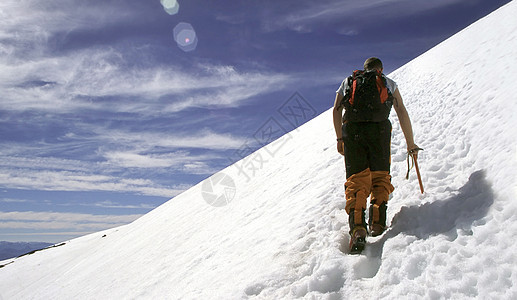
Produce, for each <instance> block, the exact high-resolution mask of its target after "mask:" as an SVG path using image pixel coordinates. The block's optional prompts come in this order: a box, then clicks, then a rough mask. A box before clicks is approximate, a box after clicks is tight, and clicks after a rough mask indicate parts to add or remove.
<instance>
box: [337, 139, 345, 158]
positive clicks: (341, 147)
mask: <svg viewBox="0 0 517 300" xmlns="http://www.w3.org/2000/svg"><path fill="white" fill-rule="evenodd" d="M337 152H339V154H341V155H345V143H343V141H341V140H339V141H337Z"/></svg>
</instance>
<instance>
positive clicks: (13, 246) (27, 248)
mask: <svg viewBox="0 0 517 300" xmlns="http://www.w3.org/2000/svg"><path fill="white" fill-rule="evenodd" d="M52 245H53V244H49V243H39V242H30V243H27V242H18V243H11V242H0V260H5V259H8V258H13V257H17V256H20V255H23V254H25V253H28V252H31V251H34V250H39V249H43V248H46V247H49V246H52Z"/></svg>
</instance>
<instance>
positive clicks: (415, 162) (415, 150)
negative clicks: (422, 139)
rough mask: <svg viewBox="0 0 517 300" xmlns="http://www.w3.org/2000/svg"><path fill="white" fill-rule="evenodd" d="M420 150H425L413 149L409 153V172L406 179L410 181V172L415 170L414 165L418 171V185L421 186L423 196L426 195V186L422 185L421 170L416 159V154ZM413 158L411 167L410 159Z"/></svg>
mask: <svg viewBox="0 0 517 300" xmlns="http://www.w3.org/2000/svg"><path fill="white" fill-rule="evenodd" d="M420 150H424V149H422V148H416V149H413V150H411V151H409V152H408V154H407V156H408V159H407V167H408V170H407V174H406V179H409V171H410V170H411V169H412V168H413V165H414V166H415V170H416V176H417V177H418V184H419V185H420V192H421V193H422V194H423V193H424V185H423V184H422V177H421V176H420V169H419V168H418V162H417V157H416V154H417V152H418V151H420ZM410 156H411V160H412V166H411V167H409V157H410Z"/></svg>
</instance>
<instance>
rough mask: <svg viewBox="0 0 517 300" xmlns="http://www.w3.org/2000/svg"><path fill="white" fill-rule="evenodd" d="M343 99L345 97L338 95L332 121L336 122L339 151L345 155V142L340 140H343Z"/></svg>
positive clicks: (335, 128)
mask: <svg viewBox="0 0 517 300" xmlns="http://www.w3.org/2000/svg"><path fill="white" fill-rule="evenodd" d="M342 99H343V95H341V94H339V93H336V100H334V109H332V119H333V121H334V130H335V131H336V137H337V138H338V141H337V151H338V152H339V153H341V154H343V155H344V150H343V141H342V140H339V139H342V138H343V131H342V129H341V128H342V126H343V106H341V100H342Z"/></svg>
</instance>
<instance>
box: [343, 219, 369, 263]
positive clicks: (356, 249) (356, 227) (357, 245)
mask: <svg viewBox="0 0 517 300" xmlns="http://www.w3.org/2000/svg"><path fill="white" fill-rule="evenodd" d="M355 214H356V212H355V211H354V210H351V211H350V214H349V216H348V222H349V225H350V232H349V233H350V254H360V253H361V252H362V251H363V249H364V246H365V245H366V235H367V233H368V232H367V231H366V222H365V212H364V210H362V211H361V212H359V214H360V216H359V217H358V218H357V219H358V220H360V221H361V222H360V223H359V224H357V223H356V222H355V221H356V220H355V218H354V217H355Z"/></svg>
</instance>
